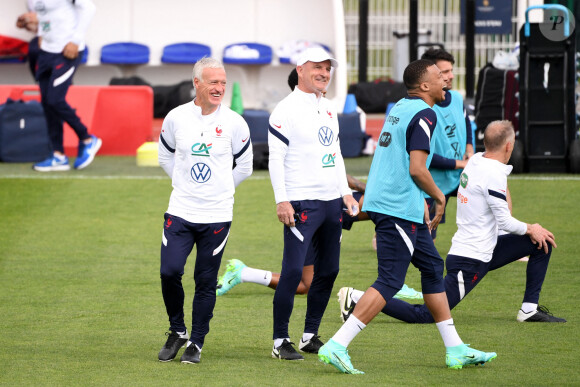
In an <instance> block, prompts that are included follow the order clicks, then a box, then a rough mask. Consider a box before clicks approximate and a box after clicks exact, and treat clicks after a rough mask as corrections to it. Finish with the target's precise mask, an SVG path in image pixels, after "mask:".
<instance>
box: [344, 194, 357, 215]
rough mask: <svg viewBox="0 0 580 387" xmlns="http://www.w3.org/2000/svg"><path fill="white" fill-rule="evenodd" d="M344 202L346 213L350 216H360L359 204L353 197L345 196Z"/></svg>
mask: <svg viewBox="0 0 580 387" xmlns="http://www.w3.org/2000/svg"><path fill="white" fill-rule="evenodd" d="M342 201H343V203H344V205H345V207H346V213H347V214H349V215H350V216H357V215H358V214H359V210H360V209H359V208H358V202H357V201H356V199H355V198H354V197H353V196H352V195H344V196H343V197H342Z"/></svg>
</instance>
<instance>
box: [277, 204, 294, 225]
mask: <svg viewBox="0 0 580 387" xmlns="http://www.w3.org/2000/svg"><path fill="white" fill-rule="evenodd" d="M276 214H277V215H278V220H279V221H280V222H282V223H284V224H285V225H286V226H289V227H294V226H295V225H296V224H295V223H294V208H293V207H292V204H290V202H280V203H278V204H277V205H276Z"/></svg>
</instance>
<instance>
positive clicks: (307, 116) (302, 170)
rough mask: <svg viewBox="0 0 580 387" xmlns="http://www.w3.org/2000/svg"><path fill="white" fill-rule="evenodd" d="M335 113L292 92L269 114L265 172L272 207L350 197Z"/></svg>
mask: <svg viewBox="0 0 580 387" xmlns="http://www.w3.org/2000/svg"><path fill="white" fill-rule="evenodd" d="M338 133H339V128H338V118H337V113H336V109H335V108H334V107H333V105H332V103H331V102H330V101H329V100H327V99H326V98H323V97H321V98H317V97H316V94H314V93H305V92H303V91H301V90H299V89H298V88H295V89H294V91H293V92H292V93H290V94H289V95H288V96H287V97H286V98H284V99H283V100H282V101H280V103H279V104H278V105H277V106H276V108H275V109H274V111H273V112H272V114H271V115H270V129H269V132H268V145H269V149H270V159H269V165H268V169H269V171H270V180H271V181H272V187H273V189H274V196H275V199H276V203H280V202H284V201H292V200H324V201H328V200H333V199H337V198H339V197H341V196H344V195H350V194H351V190H350V189H349V188H348V182H347V180H346V171H345V167H344V160H343V158H342V154H341V152H340V144H339V139H338Z"/></svg>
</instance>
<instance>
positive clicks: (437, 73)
mask: <svg viewBox="0 0 580 387" xmlns="http://www.w3.org/2000/svg"><path fill="white" fill-rule="evenodd" d="M425 83H426V86H427V87H428V93H429V97H431V98H432V99H433V101H434V102H435V103H439V102H442V101H445V90H446V88H447V83H446V82H445V78H444V77H443V74H442V73H441V70H440V69H439V67H437V66H436V65H433V66H429V67H428V68H427V76H426V77H425Z"/></svg>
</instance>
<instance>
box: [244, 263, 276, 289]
mask: <svg viewBox="0 0 580 387" xmlns="http://www.w3.org/2000/svg"><path fill="white" fill-rule="evenodd" d="M241 279H242V282H251V283H254V284H260V285H264V286H268V285H270V281H272V272H271V271H266V270H260V269H254V268H251V267H247V266H246V267H244V268H243V269H242V275H241Z"/></svg>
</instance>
